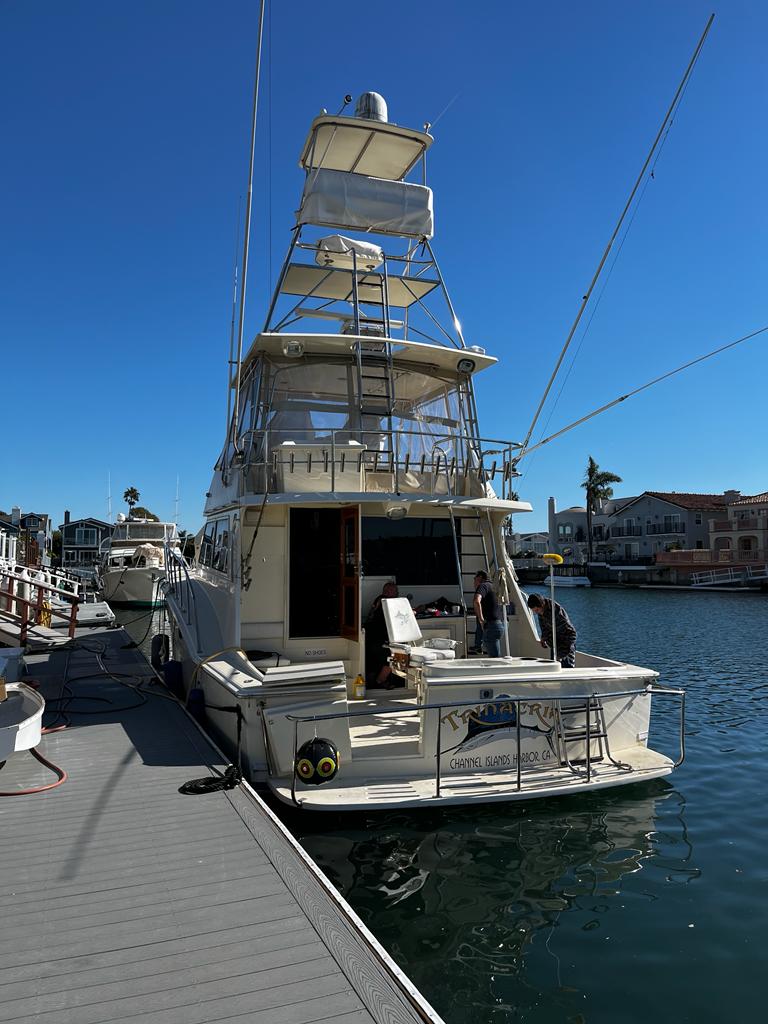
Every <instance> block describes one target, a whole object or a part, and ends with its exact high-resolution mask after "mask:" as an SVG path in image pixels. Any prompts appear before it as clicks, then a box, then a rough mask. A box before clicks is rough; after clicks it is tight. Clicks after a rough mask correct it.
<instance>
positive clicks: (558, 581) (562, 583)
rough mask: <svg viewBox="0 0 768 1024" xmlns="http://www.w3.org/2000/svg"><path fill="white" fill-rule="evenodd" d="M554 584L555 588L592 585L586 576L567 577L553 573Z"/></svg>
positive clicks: (563, 574) (564, 574)
mask: <svg viewBox="0 0 768 1024" xmlns="http://www.w3.org/2000/svg"><path fill="white" fill-rule="evenodd" d="M554 583H555V586H556V587H591V586H592V583H591V582H590V579H589V577H588V576H576V575H573V576H572V575H568V574H566V573H557V572H556V573H555V574H554Z"/></svg>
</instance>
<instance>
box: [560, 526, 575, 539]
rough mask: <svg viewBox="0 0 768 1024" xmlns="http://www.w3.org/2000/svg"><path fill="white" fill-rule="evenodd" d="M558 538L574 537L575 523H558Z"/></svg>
mask: <svg viewBox="0 0 768 1024" xmlns="http://www.w3.org/2000/svg"><path fill="white" fill-rule="evenodd" d="M557 536H558V537H568V538H569V539H570V538H571V537H572V536H573V523H558V524H557Z"/></svg>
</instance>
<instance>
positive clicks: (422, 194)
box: [298, 168, 434, 238]
mask: <svg viewBox="0 0 768 1024" xmlns="http://www.w3.org/2000/svg"><path fill="white" fill-rule="evenodd" d="M298 222H299V224H318V225H321V226H325V225H327V226H328V227H334V228H352V229H358V230H361V231H376V232H379V233H381V234H386V235H398V236H401V237H404V238H422V237H426V238H431V237H432V235H433V233H434V216H433V212H432V189H430V188H427V187H426V185H414V184H412V183H411V182H407V181H387V180H386V179H385V178H368V177H366V176H365V175H363V174H349V173H347V172H345V171H329V170H326V169H324V168H323V169H320V170H317V171H312V172H311V173H310V174H308V175H307V180H306V184H305V186H304V197H303V200H302V204H301V209H300V210H299V214H298Z"/></svg>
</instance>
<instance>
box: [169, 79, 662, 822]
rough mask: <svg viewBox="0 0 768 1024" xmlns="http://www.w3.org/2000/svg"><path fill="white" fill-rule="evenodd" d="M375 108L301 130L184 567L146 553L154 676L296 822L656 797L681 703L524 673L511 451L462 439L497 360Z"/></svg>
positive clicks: (374, 104) (529, 650)
mask: <svg viewBox="0 0 768 1024" xmlns="http://www.w3.org/2000/svg"><path fill="white" fill-rule="evenodd" d="M382 104H383V101H382V100H381V98H380V97H377V96H376V94H366V95H365V96H364V97H362V98H361V101H359V103H358V108H357V111H356V113H355V115H354V116H351V117H350V116H345V115H329V114H325V113H323V114H321V115H320V116H319V117H317V118H315V120H314V121H313V122H312V124H311V126H310V129H309V134H308V137H307V140H306V142H305V144H304V146H303V149H302V151H301V158H300V163H301V166H302V168H303V170H304V175H305V179H304V187H303V192H302V196H301V201H300V206H299V211H298V214H297V221H296V225H295V227H294V230H293V233H292V236H291V242H290V246H289V250H288V254H287V256H286V258H285V262H284V264H283V266H282V269H281V272H280V275H279V278H278V282H277V287H276V291H275V293H274V296H273V299H272V302H271V305H270V308H269V310H268V313H267V317H266V323H265V325H264V329H263V330H262V331H260V333H259V334H258V335H257V336H256V338H255V339H254V340H253V343H252V344H251V346H250V349H249V350H248V352H247V353H246V354H245V356H244V358H243V359H242V361H241V362H239V363H238V366H237V371H236V373H235V374H234V376H233V380H232V386H233V389H234V397H233V415H232V419H231V422H230V429H229V432H228V436H227V438H226V440H225V443H224V447H223V450H222V453H221V456H220V457H219V459H218V461H217V463H216V466H215V470H214V476H213V482H212V484H211V486H210V490H209V492H208V495H207V501H206V504H205V518H206V523H205V527H204V530H203V533H202V536H201V538H200V543H199V547H198V550H197V557H196V560H195V564H194V566H193V567H191V568H190V567H188V566H187V565H185V564H184V562H183V561H182V560H181V558H180V557H179V556H178V554H174V552H173V551H172V550H171V548H170V546H169V547H168V548H167V560H168V587H167V595H166V600H167V605H168V608H169V611H170V614H171V618H172V620H173V630H172V633H173V635H172V653H173V660H174V662H175V663H176V666H177V668H176V669H175V671H177V672H179V671H180V673H181V675H182V676H183V685H184V688H185V690H186V692H187V693H188V694H189V693H190V692H191V691H192V690H194V691H195V692H194V694H193V699H194V700H195V701H196V703H197V704H198V706H199V705H200V704H201V703H203V704H204V706H205V712H206V716H207V720H208V723H209V725H210V728H211V729H212V731H213V732H214V733H215V734H217V735H218V737H219V738H220V739H221V740H222V742H223V743H224V744H228V745H229V746H230V748H231V749H232V750H235V748H237V755H236V758H237V759H239V761H240V765H241V766H242V768H243V770H244V772H245V773H246V774H247V776H248V777H249V778H250V779H251V781H253V782H254V783H266V784H267V785H268V786H269V787H270V788H271V790H272V791H273V792H274V793H275V794H276V795H277V796H278V797H279V798H280V799H281V800H284V801H286V802H288V803H294V804H297V805H299V806H300V807H302V808H311V809H317V810H336V811H338V810H352V809H359V808H387V807H389V808H391V807H435V806H436V804H440V803H445V804H448V803H469V802H477V801H497V800H519V799H529V798H534V797H546V796H552V795H556V794H561V793H571V792H578V791H583V790H594V789H598V788H607V787H611V786H619V785H625V784H627V783H631V782H637V781H645V780H648V779H653V778H657V777H659V776H664V775H667V774H669V773H670V772H671V771H672V770H673V768H674V767H675V765H676V763H680V760H681V759H682V691H679V690H670V689H663V688H661V687H659V686H657V685H656V679H657V674H656V672H654V671H653V670H652V669H649V668H643V667H640V666H636V665H631V664H626V663H623V662H620V661H614V660H609V659H606V658H601V657H597V656H595V655H591V654H587V653H584V652H579V653H578V654H577V658H576V667H575V668H573V669H563V668H561V665H560V663H559V662H552V661H549V660H547V659H544V658H542V657H541V654H542V648H541V646H540V643H539V640H538V635H537V631H536V628H535V626H534V623H533V621H532V618H531V615H530V613H529V611H528V608H527V605H526V600H525V595H523V594H522V592H521V591H520V589H519V587H518V584H517V580H516V577H515V573H514V569H513V566H512V563H511V561H510V560H509V558H508V556H507V554H506V550H505V545H504V535H503V526H504V523H505V521H506V520H507V518H508V516H509V515H510V514H512V513H516V514H517V513H521V512H525V511H530V510H531V506H530V505H529V504H528V503H527V502H525V501H520V500H518V499H517V497H516V496H515V495H514V493H513V490H512V488H513V485H514V483H515V476H516V473H515V455H516V452H518V451H519V446H518V445H516V444H514V443H513V442H508V441H499V440H497V439H484V438H483V437H481V435H480V430H479V427H478V416H477V409H476V405H475V395H474V384H473V382H474V377H475V375H476V374H478V373H480V372H483V371H485V370H489V369H492V368H493V367H494V366H495V364H496V362H497V360H496V359H495V358H494V357H493V356H491V355H488V354H487V353H486V352H485V351H484V349H482V348H480V347H477V346H467V344H466V343H465V340H464V337H463V335H462V331H461V326H460V323H459V320H458V318H457V316H456V314H455V311H454V308H453V306H452V304H451V300H450V298H449V295H448V291H447V289H446V286H445V282H444V280H443V277H442V275H441V273H440V269H439V267H438V264H437V261H436V259H435V256H434V253H433V250H432V247H431V243H430V239H431V237H432V233H433V213H432V192H431V190H430V189H429V188H428V187H427V185H426V168H425V154H426V152H427V150H428V148H429V147H430V146H431V144H432V141H433V140H432V138H431V136H430V135H428V134H426V132H423V131H416V130H413V129H409V128H403V127H399V126H398V125H395V124H392V123H390V122H389V121H387V119H386V113H385V112H384V111H383V110H382ZM414 168H415V169H419V170H420V171H421V174H420V178H419V181H418V182H415V183H414V182H412V181H410V180H408V175H409V173H410V172H411V171H412V169H414ZM339 232H343V234H339ZM436 300H437V301H436ZM479 570H483V571H485V572H487V573H488V574H489V576H490V577H491V579H492V580H493V581H494V586H495V588H496V591H497V593H498V594H499V596H500V598H501V608H502V609H503V611H504V614H505V622H504V631H503V637H502V653H503V656H502V657H499V658H489V657H468V656H467V652H468V650H469V649H470V648H472V647H474V635H475V619H474V613H473V605H472V601H473V596H474V586H473V579H474V577H475V574H476V573H477V572H478V571H479ZM393 579H394V580H395V581H396V584H397V586H398V587H399V590H400V593H401V594H406V593H407V594H408V598H403V597H401V598H394V599H392V600H387V601H385V602H384V604H383V607H384V608H385V615H386V616H387V620H388V632H389V641H390V643H389V649H390V652H391V653H390V664H391V665H392V668H393V676H392V677H391V679H392V678H393V679H399V680H400V681H401V682H402V683H403V684H404V685H403V686H402V688H400V689H396V690H384V689H373V690H371V689H369V690H368V691H367V693H366V694H365V697H364V698H363V699H358V700H356V699H354V695H356V694H360V692H361V687H360V683H359V678H358V677H359V676H361V675H365V673H366V661H367V660H368V661H369V663H370V662H371V661H372V660H375V662H376V664H377V665H378V664H380V662H381V660H382V659H381V658H380V657H377V656H378V655H379V654H380V650H381V643H382V638H381V637H380V636H377V637H376V638H375V639H374V636H373V633H372V629H373V627H372V626H370V625H369V627H368V629H366V625H365V623H366V617H367V615H368V613H369V611H370V609H371V606H372V604H373V602H374V599H375V598H376V596H377V595H378V594H379V593H380V592H381V590H382V587H383V585H384V583H386V582H387V581H388V580H390V581H391V580H393ZM412 605H414V606H416V607H417V608H419V607H421V608H422V609H423V610H424V614H422V615H421V616H419V617H417V616H416V615H415V614H414V612H413V611H412V607H411V606H412ZM385 653H386V652H385ZM366 654H367V655H368V659H367V658H366ZM178 666H180V669H179V668H178ZM369 667H370V664H369ZM356 680H357V683H356ZM652 701H653V703H654V706H655V707H656V706H657V705H658V706H659V709H660V710H662V711H663V710H664V707H665V706H666V709H667V710H668V711H669V713H672V714H675V715H679V718H680V729H681V731H680V738H681V749H680V753H679V756H678V755H677V751H674V752H672V754H669V753H662V752H657V751H655V750H652V749H650V748H649V747H648V731H649V722H650V714H651V703H652ZM233 712H235V713H233Z"/></svg>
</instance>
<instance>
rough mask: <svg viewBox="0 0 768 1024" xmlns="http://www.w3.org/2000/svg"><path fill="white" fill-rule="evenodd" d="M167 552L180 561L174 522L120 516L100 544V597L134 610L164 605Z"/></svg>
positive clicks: (98, 573)
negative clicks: (174, 553)
mask: <svg viewBox="0 0 768 1024" xmlns="http://www.w3.org/2000/svg"><path fill="white" fill-rule="evenodd" d="M166 550H169V551H173V552H176V553H177V555H178V557H179V558H181V551H180V548H179V535H178V530H177V529H176V524H175V523H160V522H157V521H156V520H154V519H131V518H128V519H126V518H125V516H123V515H122V514H121V515H118V517H117V522H116V523H115V526H114V528H113V530H112V533H111V534H110V536H109V537H108V538H107V539H106V540H105V541H104V542H103V543H102V545H101V564H100V566H99V567H98V569H97V583H98V588H99V595H100V597H101V598H102V599H103V600H104V601H107V602H109V603H110V604H119V605H128V606H131V607H151V608H154V607H158V606H160V605H162V603H163V594H162V589H161V585H162V582H163V580H164V579H165V559H166Z"/></svg>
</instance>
